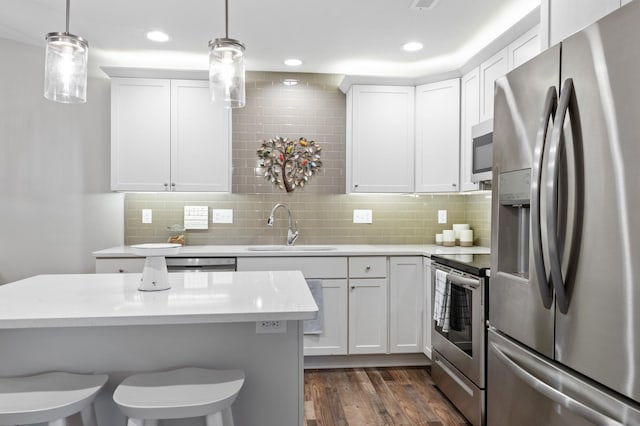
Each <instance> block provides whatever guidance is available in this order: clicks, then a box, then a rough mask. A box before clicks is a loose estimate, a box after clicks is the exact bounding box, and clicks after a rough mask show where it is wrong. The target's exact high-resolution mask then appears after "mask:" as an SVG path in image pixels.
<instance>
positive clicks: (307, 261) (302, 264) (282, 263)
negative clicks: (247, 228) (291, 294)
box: [237, 257, 347, 278]
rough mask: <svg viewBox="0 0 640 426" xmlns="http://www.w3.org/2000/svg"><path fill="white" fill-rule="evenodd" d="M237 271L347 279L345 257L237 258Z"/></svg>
mask: <svg viewBox="0 0 640 426" xmlns="http://www.w3.org/2000/svg"><path fill="white" fill-rule="evenodd" d="M237 268H238V271H302V275H304V277H305V278H347V258H346V257H239V258H238V266H237Z"/></svg>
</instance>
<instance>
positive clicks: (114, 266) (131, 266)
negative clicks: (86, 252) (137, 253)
mask: <svg viewBox="0 0 640 426" xmlns="http://www.w3.org/2000/svg"><path fill="white" fill-rule="evenodd" d="M144 262H145V258H144V257H133V258H115V259H96V274H105V273H106V274H109V273H118V272H119V273H138V272H142V269H143V268H144Z"/></svg>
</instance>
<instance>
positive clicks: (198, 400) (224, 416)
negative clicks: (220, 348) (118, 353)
mask: <svg viewBox="0 0 640 426" xmlns="http://www.w3.org/2000/svg"><path fill="white" fill-rule="evenodd" d="M243 384H244V372H243V371H242V370H209V369H204V368H195V367H186V368H179V369H176V370H169V371H162V372H157V373H141V374H134V375H132V376H129V377H127V378H126V379H124V380H123V381H122V383H121V384H120V385H118V387H117V388H116V390H115V392H114V393H113V400H114V401H115V403H116V404H117V405H118V407H120V410H121V411H122V412H123V413H124V415H125V416H127V417H128V418H129V419H128V422H127V425H128V426H145V425H146V426H155V425H157V424H158V420H163V419H180V418H186V417H205V418H206V424H207V426H233V416H232V413H231V404H233V401H235V399H236V397H237V396H238V392H240V389H241V388H242V385H243Z"/></svg>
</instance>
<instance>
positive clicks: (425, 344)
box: [422, 257, 433, 358]
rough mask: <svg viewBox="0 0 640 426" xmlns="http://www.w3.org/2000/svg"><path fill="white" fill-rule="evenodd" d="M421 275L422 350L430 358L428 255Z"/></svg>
mask: <svg viewBox="0 0 640 426" xmlns="http://www.w3.org/2000/svg"><path fill="white" fill-rule="evenodd" d="M422 277H423V280H422V282H423V285H424V287H423V290H422V295H423V300H424V309H423V313H424V316H423V317H422V318H423V321H422V351H423V352H424V354H425V355H426V356H428V357H429V358H431V322H432V321H433V320H432V319H431V316H432V315H433V308H432V307H431V305H432V301H431V293H432V288H433V287H432V286H433V282H432V280H431V259H430V258H428V257H425V258H424V273H423V275H422Z"/></svg>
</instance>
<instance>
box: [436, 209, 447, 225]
mask: <svg viewBox="0 0 640 426" xmlns="http://www.w3.org/2000/svg"><path fill="white" fill-rule="evenodd" d="M438 223H447V211H446V210H438Z"/></svg>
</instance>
